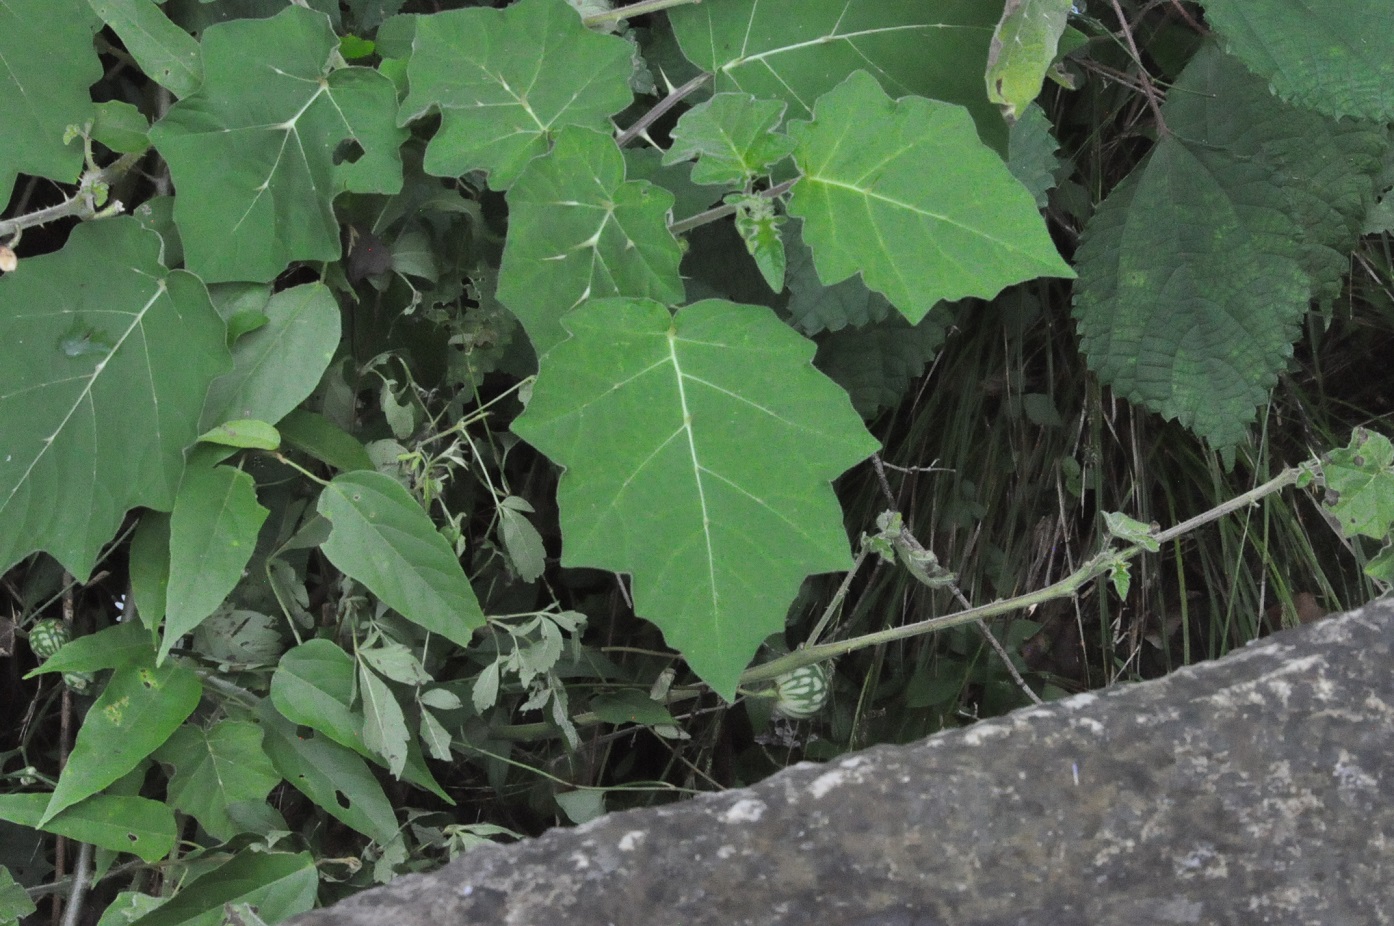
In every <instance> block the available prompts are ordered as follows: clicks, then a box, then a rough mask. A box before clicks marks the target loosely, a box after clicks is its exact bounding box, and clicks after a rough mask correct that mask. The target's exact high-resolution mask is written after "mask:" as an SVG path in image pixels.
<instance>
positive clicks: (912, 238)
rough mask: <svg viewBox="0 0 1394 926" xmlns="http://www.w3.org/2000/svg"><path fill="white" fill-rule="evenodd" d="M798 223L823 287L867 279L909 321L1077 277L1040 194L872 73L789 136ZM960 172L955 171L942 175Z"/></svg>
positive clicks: (956, 124)
mask: <svg viewBox="0 0 1394 926" xmlns="http://www.w3.org/2000/svg"><path fill="white" fill-rule="evenodd" d="M789 133H790V134H791V135H793V136H794V140H795V142H796V143H797V147H796V148H795V150H794V159H795V161H796V162H797V163H798V165H799V168H800V169H801V170H802V171H803V174H804V176H803V178H802V179H801V180H799V182H798V183H797V184H795V185H794V190H793V195H792V198H791V199H790V202H789V212H790V214H791V215H795V216H799V217H800V218H802V219H803V220H804V224H803V237H804V241H805V242H807V244H808V245H809V247H811V248H812V249H813V263H814V266H815V267H817V268H818V276H819V277H820V278H821V279H822V281H823V282H824V283H825V284H833V283H837V282H839V281H841V280H844V279H846V278H847V277H849V276H851V275H852V274H854V273H857V272H860V273H861V275H862V279H864V280H865V281H866V284H867V285H868V286H870V287H871V288H872V289H875V290H877V291H879V292H882V293H884V294H885V296H886V298H888V299H889V300H890V301H891V303H892V304H893V305H895V307H896V308H897V309H899V310H900V311H901V313H902V314H903V315H904V316H905V317H906V318H908V319H909V320H910V321H911V322H918V321H919V320H920V319H921V318H924V316H925V313H926V312H928V311H929V310H930V309H931V308H933V307H934V304H935V303H936V302H939V301H940V300H943V299H948V300H954V299H961V298H964V297H965V296H981V297H984V298H988V297H991V296H995V295H996V294H997V293H998V292H999V291H1000V290H1002V289H1003V288H1004V287H1006V286H1009V285H1011V284H1012V283H1019V282H1021V281H1023V280H1029V279H1033V278H1035V277H1039V276H1060V277H1073V276H1074V273H1073V271H1071V270H1070V268H1069V266H1068V265H1067V264H1066V263H1065V262H1064V261H1063V260H1061V259H1060V255H1059V253H1058V252H1057V251H1056V250H1055V245H1054V243H1052V242H1051V240H1050V235H1049V234H1048V233H1047V232H1046V227H1045V222H1044V221H1043V220H1042V219H1041V215H1040V213H1039V212H1037V211H1036V204H1035V202H1034V200H1033V198H1032V196H1031V194H1030V193H1029V192H1028V191H1027V190H1026V188H1025V187H1023V186H1022V185H1021V183H1020V182H1018V181H1017V180H1016V178H1014V177H1013V176H1012V175H1011V173H1009V172H1008V170H1007V168H1006V166H1005V165H1003V163H1002V160H1001V158H999V157H998V156H997V155H996V154H994V153H993V152H992V151H991V150H989V149H988V148H987V147H986V146H985V145H983V144H982V142H980V141H979V140H978V137H977V135H976V134H975V133H974V131H973V126H972V124H971V123H970V121H969V119H968V114H967V113H966V112H965V111H964V110H963V108H962V107H959V106H953V105H950V104H948V103H939V102H935V101H931V100H924V99H919V98H917V97H907V98H905V99H901V100H894V101H893V100H891V99H890V98H889V97H887V96H886V95H885V94H884V93H883V92H882V91H881V88H880V87H878V86H877V85H876V81H874V80H872V78H871V77H870V76H869V75H868V74H867V73H866V72H864V71H858V72H856V73H854V74H853V75H852V76H851V77H849V78H847V80H845V81H843V83H842V84H840V85H839V86H838V88H837V89H836V90H833V91H831V92H830V93H827V94H825V95H824V96H823V97H822V98H821V99H820V100H819V101H818V104H817V108H816V112H815V115H814V119H813V121H812V122H796V123H793V124H792V125H791V126H790V129H789ZM946 164H953V165H954V169H953V170H945V169H944V165H946Z"/></svg>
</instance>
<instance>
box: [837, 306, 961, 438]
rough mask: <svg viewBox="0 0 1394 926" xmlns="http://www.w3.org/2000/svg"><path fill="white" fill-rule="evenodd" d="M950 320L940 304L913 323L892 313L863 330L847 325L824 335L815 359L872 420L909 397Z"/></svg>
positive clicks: (857, 407) (858, 408) (934, 354)
mask: <svg viewBox="0 0 1394 926" xmlns="http://www.w3.org/2000/svg"><path fill="white" fill-rule="evenodd" d="M839 285H846V284H845V283H844V284H839ZM952 320H953V316H952V315H951V314H950V313H949V312H948V311H947V309H945V308H944V306H943V305H942V304H941V305H940V306H937V307H936V308H935V309H934V310H932V311H931V312H930V313H929V314H928V315H926V316H925V317H924V318H922V319H920V320H919V321H918V322H916V323H915V324H913V325H912V324H910V323H909V322H908V321H906V320H905V319H904V318H902V317H900V316H899V315H892V316H890V317H889V318H885V319H882V320H879V321H874V322H870V323H869V324H867V325H864V326H862V327H860V328H843V329H842V330H841V331H835V332H832V333H831V334H829V335H828V336H826V337H824V338H823V339H821V341H820V342H819V344H818V354H817V356H816V357H814V360H813V363H814V365H815V366H817V367H818V369H820V370H822V371H823V372H824V373H825V374H827V376H828V378H829V379H831V380H832V381H833V382H835V383H837V384H838V385H839V386H841V387H842V388H843V389H846V390H847V394H848V395H849V396H850V397H851V399H852V407H853V408H855V409H856V410H857V412H858V413H860V414H861V416H862V417H863V418H867V419H870V418H871V417H872V416H873V415H875V414H876V413H877V412H879V411H880V410H881V409H883V408H890V407H892V406H893V405H895V404H896V403H897V402H899V401H900V400H901V399H902V398H903V397H904V396H905V392H906V390H908V389H909V388H910V384H911V383H913V382H914V381H915V380H916V379H918V378H919V377H920V374H922V373H923V372H924V369H925V366H926V365H928V363H929V362H930V361H931V360H933V359H934V358H935V356H937V355H938V353H939V348H940V347H942V346H943V344H944V333H945V329H946V328H947V327H948V325H949V324H950V323H951V322H952Z"/></svg>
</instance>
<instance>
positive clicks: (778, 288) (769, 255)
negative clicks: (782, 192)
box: [727, 193, 789, 293]
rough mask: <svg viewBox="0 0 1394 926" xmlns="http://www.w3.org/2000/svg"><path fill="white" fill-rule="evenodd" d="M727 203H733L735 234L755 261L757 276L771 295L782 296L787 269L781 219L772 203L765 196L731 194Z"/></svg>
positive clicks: (787, 262)
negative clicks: (781, 233) (780, 229)
mask: <svg viewBox="0 0 1394 926" xmlns="http://www.w3.org/2000/svg"><path fill="white" fill-rule="evenodd" d="M727 201H728V202H731V201H734V202H735V203H736V216H735V220H736V231H737V232H738V233H739V234H740V236H741V240H742V241H744V242H745V249H746V250H747V251H749V252H750V256H751V257H753V258H755V266H756V267H757V268H759V270H760V276H762V277H764V279H765V282H766V283H767V284H769V287H770V289H772V290H773V291H774V292H776V293H781V292H783V291H784V273H785V271H786V270H787V269H788V266H789V258H788V255H786V254H785V251H784V239H783V238H782V237H781V236H780V232H779V227H780V226H781V225H783V224H784V221H785V219H784V216H782V215H778V214H776V213H775V207H774V202H773V201H771V200H770V199H769V198H768V197H765V196H758V195H755V196H747V195H745V194H742V193H735V194H732V195H731V196H730V197H728V198H727Z"/></svg>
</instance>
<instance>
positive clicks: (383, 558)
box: [318, 472, 484, 647]
mask: <svg viewBox="0 0 1394 926" xmlns="http://www.w3.org/2000/svg"><path fill="white" fill-rule="evenodd" d="M318 510H319V513H320V514H322V515H324V516H325V517H326V518H328V519H329V520H330V521H331V522H333V525H334V529H333V530H332V531H331V532H330V534H329V539H328V540H327V541H325V543H324V546H323V547H322V548H321V549H323V550H324V555H325V556H327V557H329V561H330V562H332V563H333V564H334V565H335V566H337V567H339V568H340V569H342V570H343V571H344V572H346V573H348V574H349V575H351V576H353V578H355V579H357V580H358V581H359V582H362V583H363V584H364V585H366V586H367V587H368V590H369V591H371V592H372V593H373V594H374V595H376V596H378V597H379V598H381V599H382V601H383V602H384V603H385V604H386V605H387V606H388V607H390V608H392V609H393V610H395V611H397V612H398V613H399V614H401V615H402V616H403V617H405V618H406V619H407V620H409V621H411V622H412V623H414V624H417V625H419V626H421V627H424V628H425V629H427V630H429V631H431V632H432V633H438V634H440V635H441V636H443V637H445V638H446V639H447V640H450V641H452V642H454V643H457V644H458V645H460V646H462V647H466V646H469V643H470V635H471V634H472V633H473V632H474V630H475V629H476V628H479V627H482V626H484V613H483V612H482V611H481V610H480V609H479V602H478V601H477V600H476V599H475V597H474V590H473V589H472V588H470V584H469V580H468V579H466V578H465V572H464V570H463V569H462V568H460V561H459V560H458V559H456V558H455V553H454V552H453V551H452V550H451V549H450V544H449V543H447V542H446V540H445V538H444V537H442V536H441V535H440V534H439V533H437V532H436V528H435V525H434V524H432V523H431V519H430V518H429V517H427V516H426V512H424V511H422V510H421V506H420V505H418V504H417V503H416V500H415V499H413V498H412V497H411V495H410V494H408V492H407V490H406V489H404V488H402V486H401V485H400V484H399V483H397V482H396V481H395V480H393V479H391V478H390V477H388V476H384V475H382V474H381V473H369V472H352V473H344V474H341V475H339V476H337V477H335V479H334V481H333V482H331V483H330V484H329V485H328V486H327V487H326V488H325V490H324V491H323V493H321V494H320V498H319V507H318Z"/></svg>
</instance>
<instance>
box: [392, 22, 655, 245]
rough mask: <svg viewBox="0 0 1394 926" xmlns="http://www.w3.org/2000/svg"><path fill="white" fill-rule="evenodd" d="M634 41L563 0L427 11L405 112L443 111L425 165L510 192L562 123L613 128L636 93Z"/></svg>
mask: <svg viewBox="0 0 1394 926" xmlns="http://www.w3.org/2000/svg"><path fill="white" fill-rule="evenodd" d="M632 49H633V46H631V45H630V44H629V43H628V42H626V41H624V40H623V39H621V38H617V37H615V36H608V35H599V34H596V33H594V32H591V31H590V30H589V29H587V28H586V27H585V26H583V25H582V24H581V18H580V17H579V16H578V15H577V14H576V11H575V10H573V9H572V8H571V7H570V6H568V5H567V3H566V2H565V0H522V2H520V3H515V4H512V5H511V6H508V7H506V8H505V9H502V10H493V9H488V8H483V7H475V8H472V9H464V10H451V11H448V12H444V13H436V14H435V15H433V16H423V17H421V18H420V19H418V20H417V24H416V38H415V40H414V41H413V42H412V55H411V63H410V64H409V65H408V67H407V76H408V79H409V81H410V84H411V91H410V93H408V94H407V98H406V99H405V100H404V101H403V103H402V116H403V119H404V120H406V121H409V120H411V119H415V118H417V117H420V116H423V115H425V114H426V113H427V112H429V111H430V110H432V109H438V110H439V111H440V113H441V125H440V129H439V130H438V131H437V132H436V134H435V137H433V138H432V139H431V142H430V145H429V146H428V147H427V149H426V162H425V167H426V170H427V172H428V173H432V174H435V175H437V176H441V177H455V176H459V175H460V174H464V173H466V172H467V171H470V170H484V171H488V172H489V184H490V186H492V187H493V188H494V189H496V190H506V189H508V188H509V187H510V186H512V184H513V183H514V181H515V180H517V178H518V176H519V174H520V173H522V171H523V169H524V167H526V166H527V163H528V162H529V161H530V160H532V159H533V158H535V157H537V156H538V155H540V154H544V153H546V151H547V146H548V143H549V141H550V139H551V138H552V136H553V135H555V133H556V132H557V131H558V130H560V129H561V128H562V127H563V126H568V125H573V126H584V127H586V128H589V129H594V130H596V131H601V132H608V131H610V130H611V126H610V120H609V117H610V116H612V115H613V114H615V113H617V112H619V111H620V110H621V109H624V108H625V107H626V106H628V105H629V103H630V102H631V101H632V100H633V96H634V95H633V93H632V91H631V90H630V89H629V75H630V73H631V71H632V70H633V64H632V61H631V58H632V55H633V51H632ZM509 237H510V238H511V237H512V235H511V234H510V236H509Z"/></svg>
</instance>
